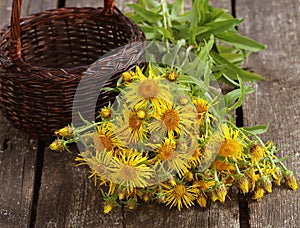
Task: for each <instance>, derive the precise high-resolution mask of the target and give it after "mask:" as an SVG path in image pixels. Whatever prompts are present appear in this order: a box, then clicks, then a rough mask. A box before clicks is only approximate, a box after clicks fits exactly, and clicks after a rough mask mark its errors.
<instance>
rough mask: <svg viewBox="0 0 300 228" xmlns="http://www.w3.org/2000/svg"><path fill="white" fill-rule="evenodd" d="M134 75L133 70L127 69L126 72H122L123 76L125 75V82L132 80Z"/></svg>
mask: <svg viewBox="0 0 300 228" xmlns="http://www.w3.org/2000/svg"><path fill="white" fill-rule="evenodd" d="M133 76H134V72H133V71H130V72H128V71H126V72H124V73H122V77H123V81H124V82H131V81H132V78H133Z"/></svg>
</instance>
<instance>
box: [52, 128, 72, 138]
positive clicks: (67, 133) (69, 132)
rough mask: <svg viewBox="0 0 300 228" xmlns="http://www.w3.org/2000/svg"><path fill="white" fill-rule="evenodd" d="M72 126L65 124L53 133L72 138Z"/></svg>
mask: <svg viewBox="0 0 300 228" xmlns="http://www.w3.org/2000/svg"><path fill="white" fill-rule="evenodd" d="M73 131H74V129H73V127H70V126H66V127H64V128H62V129H60V130H57V131H55V132H54V134H55V135H57V136H60V137H65V138H72V137H73Z"/></svg>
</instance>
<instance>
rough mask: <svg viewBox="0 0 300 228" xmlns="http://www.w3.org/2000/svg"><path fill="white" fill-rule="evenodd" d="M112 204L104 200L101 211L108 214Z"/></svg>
mask: <svg viewBox="0 0 300 228" xmlns="http://www.w3.org/2000/svg"><path fill="white" fill-rule="evenodd" d="M113 207H114V205H113V204H112V203H111V202H109V201H108V202H105V203H104V208H103V212H104V214H108V213H109V212H111V210H112V209H113Z"/></svg>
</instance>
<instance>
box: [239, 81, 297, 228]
mask: <svg viewBox="0 0 300 228" xmlns="http://www.w3.org/2000/svg"><path fill="white" fill-rule="evenodd" d="M299 84H300V83H299V81H293V82H282V81H280V82H279V81H275V82H262V83H259V84H258V86H257V92H256V93H255V94H253V95H251V96H249V97H248V98H247V99H246V101H245V104H246V105H244V106H243V109H244V117H245V124H246V125H253V124H267V123H270V128H269V131H268V133H267V134H265V135H264V136H263V139H264V140H265V141H266V140H272V141H274V142H275V143H277V144H278V145H279V146H283V147H284V149H282V151H281V152H279V157H284V156H288V155H293V156H294V157H292V158H290V159H289V160H288V161H286V162H284V163H285V165H286V166H287V167H288V168H289V169H291V170H293V171H294V174H295V175H296V177H297V179H298V182H299V180H300V176H299V173H300V159H299V158H300V152H299V148H300V140H299V139H300V131H299V127H300V111H299V110H300V103H299V100H300V87H299ZM254 110H255V111H254ZM249 208H250V224H251V227H299V226H300V214H299V210H300V191H299V190H297V191H296V192H293V191H292V190H290V189H287V188H285V187H280V188H275V189H274V192H273V193H272V194H268V195H266V196H265V197H264V198H263V199H262V200H261V201H260V202H253V201H250V203H249Z"/></svg>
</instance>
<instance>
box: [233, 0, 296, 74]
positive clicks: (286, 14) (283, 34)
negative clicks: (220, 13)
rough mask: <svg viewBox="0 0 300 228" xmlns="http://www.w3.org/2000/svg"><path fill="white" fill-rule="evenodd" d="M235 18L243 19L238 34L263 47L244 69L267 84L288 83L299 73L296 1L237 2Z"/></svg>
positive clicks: (244, 0)
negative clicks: (261, 78)
mask: <svg viewBox="0 0 300 228" xmlns="http://www.w3.org/2000/svg"><path fill="white" fill-rule="evenodd" d="M236 8H237V9H236V11H237V16H238V17H245V22H244V23H243V24H242V25H241V26H239V31H240V32H241V33H243V34H245V35H248V36H249V37H251V38H253V39H255V40H257V41H260V42H262V43H264V44H266V45H267V49H266V50H265V51H263V52H260V53H258V54H252V55H253V56H252V57H251V58H250V59H249V61H247V62H246V66H248V67H250V68H253V69H255V71H256V72H258V73H260V74H263V75H264V76H265V78H267V79H268V80H278V79H284V80H292V79H293V78H295V76H296V75H295V74H297V73H298V74H299V72H300V64H299V56H300V49H299V48H297V47H299V35H300V29H299V15H300V10H299V1H295V0H286V1H284V2H283V1H272V0H264V1H260V0H253V1H247V0H239V1H236Z"/></svg>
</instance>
